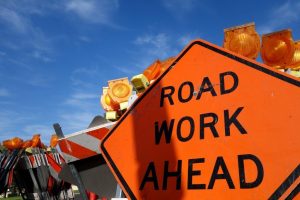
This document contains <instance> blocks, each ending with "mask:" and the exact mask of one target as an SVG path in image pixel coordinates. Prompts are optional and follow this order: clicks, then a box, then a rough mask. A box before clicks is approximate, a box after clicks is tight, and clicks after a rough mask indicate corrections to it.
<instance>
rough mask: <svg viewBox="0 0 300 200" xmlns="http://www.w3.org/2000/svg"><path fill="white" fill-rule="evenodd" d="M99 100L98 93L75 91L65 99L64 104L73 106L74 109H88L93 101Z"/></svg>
mask: <svg viewBox="0 0 300 200" xmlns="http://www.w3.org/2000/svg"><path fill="white" fill-rule="evenodd" d="M98 100H99V95H97V94H95V93H86V92H76V93H74V94H72V95H71V97H69V98H68V99H67V100H66V101H65V104H66V105H70V106H74V107H76V109H79V108H80V109H88V108H90V107H92V106H93V103H94V102H97V101H98Z"/></svg>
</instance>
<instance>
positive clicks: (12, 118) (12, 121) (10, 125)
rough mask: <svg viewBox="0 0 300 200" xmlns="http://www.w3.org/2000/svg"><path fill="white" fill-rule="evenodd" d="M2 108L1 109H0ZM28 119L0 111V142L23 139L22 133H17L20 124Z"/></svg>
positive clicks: (8, 111)
mask: <svg viewBox="0 0 300 200" xmlns="http://www.w3.org/2000/svg"><path fill="white" fill-rule="evenodd" d="M1 108H3V107H1ZM29 118H30V117H28V118H25V117H21V116H20V114H19V113H16V112H13V111H10V110H5V109H1V111H0V132H1V134H0V141H2V140H5V139H10V138H12V137H17V136H18V137H23V136H24V135H22V133H20V132H18V128H19V127H20V124H22V123H23V122H24V121H26V120H27V119H29Z"/></svg>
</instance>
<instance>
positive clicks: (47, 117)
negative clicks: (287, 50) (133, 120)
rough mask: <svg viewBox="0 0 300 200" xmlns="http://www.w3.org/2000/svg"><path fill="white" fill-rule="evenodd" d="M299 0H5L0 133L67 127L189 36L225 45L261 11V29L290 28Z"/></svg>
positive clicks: (0, 32)
mask: <svg viewBox="0 0 300 200" xmlns="http://www.w3.org/2000/svg"><path fill="white" fill-rule="evenodd" d="M299 13H300V1H299V0H282V1H280V0H266V1H258V0H252V1H215V0H151V1H146V0H144V1H142V0H130V1H125V0H43V1H42V0H1V1H0V80H1V81H0V141H1V140H4V139H8V138H11V137H14V136H19V137H21V138H23V139H29V138H31V136H32V134H34V133H41V134H42V135H43V141H44V142H45V143H46V144H48V143H49V137H50V135H51V134H52V133H53V129H52V124H53V123H55V122H59V123H60V124H61V126H62V128H63V130H64V132H65V133H72V132H75V131H79V130H81V129H84V128H86V127H87V126H88V124H89V122H90V121H91V120H92V118H93V116H95V115H98V114H103V110H102V108H101V106H100V104H99V96H100V94H101V93H102V87H103V86H106V85H107V81H108V80H111V79H115V78H121V77H129V78H131V77H132V76H133V75H136V74H139V73H141V72H142V71H143V69H145V68H146V67H147V66H148V65H149V64H151V63H152V62H153V61H154V60H155V59H158V58H159V59H164V58H167V57H169V56H175V55H177V54H178V53H179V52H180V51H181V50H182V49H183V48H184V46H185V45H186V44H188V42H189V41H190V40H192V39H196V38H202V39H204V40H207V41H209V42H212V43H214V44H217V45H222V42H223V37H224V36H223V29H224V28H228V27H232V26H236V25H241V24H244V23H248V22H252V21H254V22H255V23H256V27H257V30H258V32H259V34H263V33H269V32H272V31H276V30H280V29H285V28H291V29H292V30H293V37H294V39H295V40H299V39H300V15H299Z"/></svg>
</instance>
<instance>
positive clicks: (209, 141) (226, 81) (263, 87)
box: [101, 40, 300, 200]
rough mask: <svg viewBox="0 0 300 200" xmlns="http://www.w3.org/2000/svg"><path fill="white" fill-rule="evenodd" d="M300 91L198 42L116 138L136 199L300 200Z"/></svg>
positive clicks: (116, 154) (119, 167)
mask: <svg viewBox="0 0 300 200" xmlns="http://www.w3.org/2000/svg"><path fill="white" fill-rule="evenodd" d="M299 101H300V81H299V79H296V78H293V77H292V76H290V75H287V74H285V73H282V72H279V71H276V70H273V69H271V68H270V67H267V66H266V65H263V64H261V63H258V62H255V61H253V60H250V59H247V58H246V57H242V56H239V55H237V54H234V53H232V52H229V51H227V50H225V49H223V48H220V47H217V46H215V45H213V44H210V43H208V42H205V41H202V40H197V41H194V42H192V43H191V44H190V45H189V46H188V47H187V48H186V49H184V50H183V52H182V53H180V54H179V56H178V57H177V58H176V60H175V61H174V62H173V63H172V64H171V66H170V67H169V68H168V69H167V70H166V71H165V72H164V73H163V74H162V76H160V77H159V78H158V79H157V80H156V81H155V82H154V83H153V84H152V85H151V86H150V87H149V88H148V89H147V90H146V91H145V92H144V93H143V95H142V96H140V97H139V98H138V99H137V100H136V102H135V103H134V104H133V105H132V106H131V107H130V108H129V110H128V111H127V112H126V113H125V114H124V115H123V116H122V118H121V119H120V120H119V121H118V123H117V124H116V125H115V126H114V127H113V128H112V130H111V131H110V132H109V133H108V135H107V136H106V137H105V138H104V140H103V142H102V144H101V150H102V152H103V155H104V157H105V159H106V161H107V163H108V164H109V166H110V168H111V170H112V171H113V173H114V175H115V177H116V178H117V180H118V182H119V183H120V184H121V186H122V188H123V190H124V191H125V193H126V195H127V197H128V198H130V199H172V200H179V199H285V198H287V199H293V198H294V199H299V198H300V194H299V190H300V185H299V184H300V177H299V175H300V130H299V122H300V109H299V107H298V103H299Z"/></svg>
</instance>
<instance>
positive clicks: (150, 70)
mask: <svg viewBox="0 0 300 200" xmlns="http://www.w3.org/2000/svg"><path fill="white" fill-rule="evenodd" d="M160 68H161V62H160V61H159V60H156V61H155V62H154V63H152V64H151V65H150V66H149V67H147V69H145V71H144V72H143V74H144V75H145V76H146V77H147V79H148V81H149V82H150V81H151V80H155V79H156V78H157V77H158V76H159V74H160Z"/></svg>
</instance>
